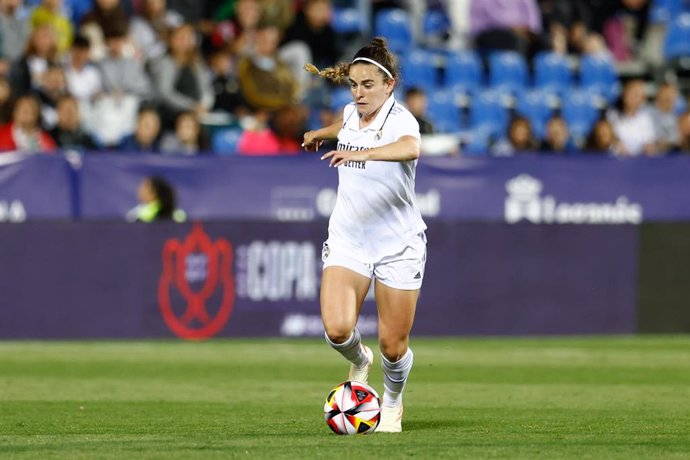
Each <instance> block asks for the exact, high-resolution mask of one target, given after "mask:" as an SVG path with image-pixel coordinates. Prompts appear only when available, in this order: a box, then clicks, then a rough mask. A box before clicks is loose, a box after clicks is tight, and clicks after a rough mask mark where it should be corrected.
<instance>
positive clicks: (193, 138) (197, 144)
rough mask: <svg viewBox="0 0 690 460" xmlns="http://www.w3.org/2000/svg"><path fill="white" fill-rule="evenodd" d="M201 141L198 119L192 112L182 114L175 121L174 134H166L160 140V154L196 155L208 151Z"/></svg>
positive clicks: (201, 134)
mask: <svg viewBox="0 0 690 460" xmlns="http://www.w3.org/2000/svg"><path fill="white" fill-rule="evenodd" d="M203 144H206V143H205V142H204V141H203V132H202V129H201V124H200V123H199V119H198V117H197V115H196V113H194V112H182V113H180V114H179V115H178V116H177V120H176V121H175V132H174V133H170V132H169V133H166V134H165V135H164V136H163V139H162V140H161V147H160V149H161V152H164V153H178V154H183V155H196V154H197V153H199V152H200V151H202V150H206V149H208V145H203Z"/></svg>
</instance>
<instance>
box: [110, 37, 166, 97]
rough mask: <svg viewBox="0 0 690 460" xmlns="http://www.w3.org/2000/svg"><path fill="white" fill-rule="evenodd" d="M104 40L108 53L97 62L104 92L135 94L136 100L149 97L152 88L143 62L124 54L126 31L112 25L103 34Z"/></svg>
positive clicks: (116, 94)
mask: <svg viewBox="0 0 690 460" xmlns="http://www.w3.org/2000/svg"><path fill="white" fill-rule="evenodd" d="M105 42H106V46H107V49H108V54H107V56H106V57H104V58H103V59H102V60H101V62H100V63H99V64H100V65H99V67H100V69H101V74H102V76H103V87H104V90H105V92H107V93H110V94H112V95H115V96H123V95H131V96H135V97H136V98H137V99H138V101H141V100H145V99H148V98H150V97H151V93H152V89H153V88H152V87H151V81H150V80H149V76H148V74H147V73H146V71H145V70H144V66H143V64H142V63H141V62H139V61H137V60H136V59H134V58H133V57H128V56H126V55H125V45H126V43H127V31H126V30H125V29H117V28H115V27H112V28H110V29H108V31H107V32H106V34H105Z"/></svg>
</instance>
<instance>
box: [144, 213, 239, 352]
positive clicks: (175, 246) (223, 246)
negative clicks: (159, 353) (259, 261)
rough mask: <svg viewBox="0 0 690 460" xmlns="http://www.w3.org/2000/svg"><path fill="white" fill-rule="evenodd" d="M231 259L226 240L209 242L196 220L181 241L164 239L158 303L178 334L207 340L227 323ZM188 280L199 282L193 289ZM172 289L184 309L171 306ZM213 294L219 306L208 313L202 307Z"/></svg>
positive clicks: (231, 293) (232, 295) (232, 287)
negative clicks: (217, 298)
mask: <svg viewBox="0 0 690 460" xmlns="http://www.w3.org/2000/svg"><path fill="white" fill-rule="evenodd" d="M232 261H233V254H232V245H231V244H230V242H229V241H227V240H225V239H222V238H221V239H218V240H216V241H215V242H212V241H211V238H210V237H209V236H208V235H207V234H206V233H205V232H204V228H203V227H202V225H201V224H200V223H196V224H194V227H193V228H192V231H191V232H190V234H189V235H187V237H186V238H185V239H184V241H179V240H177V239H174V238H172V239H169V240H167V241H166V242H165V245H164V246H163V273H162V274H161V277H160V280H159V282H158V303H159V306H160V309H161V313H162V314H163V319H164V320H165V323H166V324H167V325H168V327H169V328H170V330H171V331H173V332H174V333H175V334H176V335H177V336H178V337H181V338H183V339H188V340H201V339H207V338H209V337H213V336H214V335H216V334H217V333H218V332H220V331H221V329H222V328H223V326H225V324H226V323H227V322H228V319H229V318H230V314H231V313H232V306H233V304H234V301H235V280H234V278H233V274H232ZM199 262H200V263H199ZM190 282H199V283H201V287H200V288H198V289H196V290H194V289H192V287H191V286H190ZM174 290H176V291H177V292H178V293H179V294H180V296H181V297H182V298H183V299H184V300H185V301H186V304H187V305H186V307H184V309H183V308H178V309H174V308H173V305H172V303H173V302H172V299H171V293H172V292H173V291H174ZM219 291H220V292H219ZM216 293H219V297H220V305H219V306H218V309H217V310H216V311H215V314H213V315H211V314H209V312H208V310H207V309H206V307H207V303H208V302H209V299H210V298H211V296H213V295H214V294H216ZM182 310H183V311H182ZM176 311H177V312H178V313H179V312H181V314H178V313H176Z"/></svg>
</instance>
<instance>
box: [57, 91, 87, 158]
mask: <svg viewBox="0 0 690 460" xmlns="http://www.w3.org/2000/svg"><path fill="white" fill-rule="evenodd" d="M57 117H58V118H57V126H55V128H53V129H52V130H51V131H50V135H51V136H52V138H53V139H54V140H55V143H56V144H57V145H58V147H60V148H62V149H73V150H94V149H96V144H95V142H94V141H93V138H92V137H91V136H90V135H89V134H88V133H86V132H85V131H84V130H83V129H82V126H81V119H80V117H79V103H78V101H77V99H76V98H75V97H72V96H65V97H63V98H62V99H60V101H58V104H57Z"/></svg>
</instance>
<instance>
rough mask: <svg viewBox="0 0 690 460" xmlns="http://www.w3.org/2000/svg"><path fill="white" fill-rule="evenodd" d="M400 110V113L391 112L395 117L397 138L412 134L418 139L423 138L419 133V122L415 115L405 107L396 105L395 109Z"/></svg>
mask: <svg viewBox="0 0 690 460" xmlns="http://www.w3.org/2000/svg"><path fill="white" fill-rule="evenodd" d="M398 109H399V110H400V112H399V113H391V115H393V116H394V117H395V119H394V123H393V127H394V128H395V130H396V132H395V138H396V139H400V138H401V137H403V136H412V137H415V138H417V140H420V141H421V140H422V136H421V134H420V133H419V123H418V122H417V120H416V119H415V117H414V116H413V115H412V114H411V113H410V112H409V111H408V110H407V109H406V108H404V107H400V106H398V107H396V108H395V109H394V111H397V110H398Z"/></svg>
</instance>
